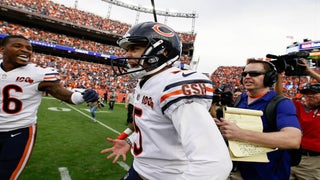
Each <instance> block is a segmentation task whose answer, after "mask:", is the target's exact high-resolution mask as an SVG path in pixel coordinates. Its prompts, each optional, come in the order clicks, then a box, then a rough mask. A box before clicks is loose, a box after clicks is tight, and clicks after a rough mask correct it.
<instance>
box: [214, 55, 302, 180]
mask: <svg viewBox="0 0 320 180" xmlns="http://www.w3.org/2000/svg"><path fill="white" fill-rule="evenodd" d="M276 80H277V71H276V69H275V67H274V66H273V65H272V64H271V63H268V62H266V61H258V60H249V61H248V64H247V65H246V66H245V68H244V70H243V72H242V80H241V81H242V83H243V85H244V88H245V89H246V90H247V92H246V93H243V94H242V95H241V101H240V103H239V104H238V106H237V107H238V108H244V109H253V110H261V111H263V110H264V109H265V107H266V105H267V104H268V103H269V102H270V100H271V99H272V98H273V97H274V96H276V92H274V91H273V90H271V88H270V87H271V86H272V85H273V84H274V83H275V82H276ZM276 112H277V115H276V118H277V119H276V124H277V130H274V129H272V128H271V127H270V125H269V124H268V123H267V122H266V117H265V116H262V118H261V119H262V123H263V132H256V131H250V130H245V129H241V128H239V127H238V126H237V125H236V124H235V123H233V122H230V121H227V120H225V119H223V118H222V121H221V120H218V119H215V122H216V123H217V125H218V126H219V127H220V130H221V133H222V135H223V136H224V137H225V138H226V139H228V140H234V141H240V142H251V143H255V144H259V145H262V146H265V147H269V148H278V149H279V150H276V151H274V152H270V153H268V154H267V155H268V159H269V161H270V162H269V163H258V162H237V163H235V165H236V166H237V168H238V169H239V171H240V174H241V176H242V179H244V180H247V179H249V180H253V179H265V180H273V179H274V180H279V179H289V177H290V163H291V159H290V155H289V154H288V151H287V150H285V149H298V148H299V146H300V141H301V131H300V129H299V128H300V126H299V122H298V119H297V116H296V113H295V107H294V105H293V103H292V101H291V100H289V99H286V100H283V101H281V102H279V104H278V105H277V108H276ZM232 176H233V174H231V177H230V179H232V178H233V177H232Z"/></svg>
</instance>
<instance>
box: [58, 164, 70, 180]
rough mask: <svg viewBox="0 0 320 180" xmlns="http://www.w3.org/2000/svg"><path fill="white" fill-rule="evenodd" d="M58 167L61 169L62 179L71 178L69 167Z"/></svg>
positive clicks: (67, 179)
mask: <svg viewBox="0 0 320 180" xmlns="http://www.w3.org/2000/svg"><path fill="white" fill-rule="evenodd" d="M58 169H59V172H60V176H61V180H71V177H70V175H69V171H68V168H66V167H59V168H58Z"/></svg>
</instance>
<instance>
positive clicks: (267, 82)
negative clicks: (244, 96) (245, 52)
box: [240, 61, 278, 87]
mask: <svg viewBox="0 0 320 180" xmlns="http://www.w3.org/2000/svg"><path fill="white" fill-rule="evenodd" d="M261 62H262V63H266V64H268V65H269V66H270V68H271V70H270V71H268V72H266V74H265V75H264V79H263V85H264V86H266V87H271V86H272V85H273V84H274V83H275V82H277V79H278V76H277V68H276V66H275V65H274V64H272V63H270V62H268V61H261ZM240 82H241V84H243V77H242V76H241V79H240Z"/></svg>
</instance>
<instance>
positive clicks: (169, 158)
mask: <svg viewBox="0 0 320 180" xmlns="http://www.w3.org/2000/svg"><path fill="white" fill-rule="evenodd" d="M118 44H119V46H120V47H122V48H124V49H126V50H127V52H126V54H125V58H120V59H114V60H112V66H113V70H114V71H115V73H116V74H118V75H122V74H129V75H131V76H132V77H134V78H139V79H140V81H139V83H138V85H137V87H136V89H135V95H134V98H135V101H134V125H135V129H134V133H132V135H130V136H129V137H128V138H127V139H126V140H119V139H111V138H108V141H109V142H111V143H113V146H112V147H111V148H106V149H104V150H102V151H101V153H102V154H104V153H108V152H110V154H109V155H108V156H107V159H110V158H114V159H113V163H115V162H116V161H117V160H118V159H119V158H120V156H121V157H122V158H123V160H126V153H127V151H129V150H130V149H131V152H132V154H133V156H134V161H133V166H132V167H131V168H130V170H129V171H128V173H127V174H126V176H125V177H123V179H127V180H137V179H150V180H154V179H161V180H163V179H170V180H172V179H174V180H179V179H188V180H204V179H206V180H207V179H219V180H221V179H226V178H227V177H228V175H229V173H230V171H231V166H232V163H231V159H230V156H229V153H228V149H227V146H226V144H225V142H224V140H223V137H222V135H221V134H220V132H219V130H218V128H217V126H216V125H215V123H214V121H213V119H212V118H211V116H210V113H209V111H208V110H209V108H210V105H211V100H212V96H213V88H212V83H211V81H210V80H209V79H208V78H207V77H206V76H205V75H203V74H201V73H198V72H195V71H191V70H181V69H180V68H177V67H173V66H172V64H173V63H174V62H175V61H177V60H178V59H179V57H180V54H181V43H180V40H179V37H178V35H177V33H176V32H174V31H173V30H172V29H171V28H170V27H168V26H166V25H163V24H160V23H155V22H144V23H140V24H137V25H135V26H133V27H132V28H131V29H130V30H129V31H128V32H127V33H126V34H125V35H124V37H122V38H121V39H119V40H118Z"/></svg>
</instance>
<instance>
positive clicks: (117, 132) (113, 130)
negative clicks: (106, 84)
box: [66, 104, 120, 134]
mask: <svg viewBox="0 0 320 180" xmlns="http://www.w3.org/2000/svg"><path fill="white" fill-rule="evenodd" d="M66 105H67V106H69V107H70V108H71V109H73V110H75V111H77V112H79V113H80V114H82V115H84V116H86V117H88V118H89V119H91V116H89V115H88V114H86V113H84V112H82V111H80V110H79V109H77V108H75V107H73V106H72V105H70V104H66ZM97 123H99V124H100V125H101V126H104V127H105V128H107V129H109V130H110V131H112V132H114V133H116V134H120V132H119V131H117V130H115V129H112V128H111V127H109V126H107V125H105V124H103V123H102V122H100V121H98V120H97Z"/></svg>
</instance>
